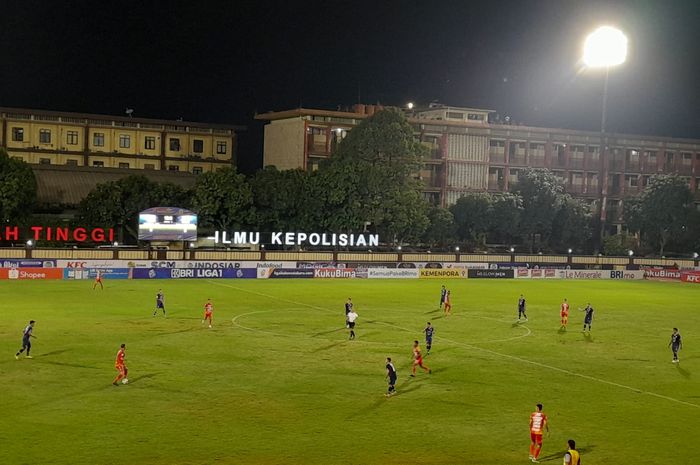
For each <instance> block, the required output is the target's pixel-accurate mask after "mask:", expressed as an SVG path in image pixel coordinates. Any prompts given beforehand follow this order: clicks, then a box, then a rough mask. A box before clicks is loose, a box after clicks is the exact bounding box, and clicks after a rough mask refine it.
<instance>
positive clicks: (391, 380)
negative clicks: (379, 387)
mask: <svg viewBox="0 0 700 465" xmlns="http://www.w3.org/2000/svg"><path fill="white" fill-rule="evenodd" d="M394 384H396V376H394V377H393V378H389V386H393V385H394Z"/></svg>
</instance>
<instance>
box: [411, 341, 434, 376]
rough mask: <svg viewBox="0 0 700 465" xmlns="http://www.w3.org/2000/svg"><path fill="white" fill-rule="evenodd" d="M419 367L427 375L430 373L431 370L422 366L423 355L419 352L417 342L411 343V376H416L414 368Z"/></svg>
mask: <svg viewBox="0 0 700 465" xmlns="http://www.w3.org/2000/svg"><path fill="white" fill-rule="evenodd" d="M417 366H419V367H421V368H422V369H423V370H425V371H426V372H427V373H432V370H431V369H430V368H428V367H427V366H425V365H423V355H422V354H421V352H420V344H419V343H418V341H413V369H412V372H411V376H413V377H415V376H416V367H417Z"/></svg>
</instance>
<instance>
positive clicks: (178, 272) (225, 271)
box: [131, 268, 257, 279]
mask: <svg viewBox="0 0 700 465" xmlns="http://www.w3.org/2000/svg"><path fill="white" fill-rule="evenodd" d="M131 277H132V278H133V279H198V278H200V279H201V278H204V279H217V278H226V279H240V278H256V277H257V270H256V269H255V268H134V269H133V270H132V275H131Z"/></svg>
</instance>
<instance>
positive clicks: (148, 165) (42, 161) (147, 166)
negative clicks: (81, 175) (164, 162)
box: [14, 157, 204, 174]
mask: <svg viewBox="0 0 700 465" xmlns="http://www.w3.org/2000/svg"><path fill="white" fill-rule="evenodd" d="M14 158H15V159H17V160H22V157H14ZM39 164H40V165H50V164H51V159H50V158H40V159H39ZM66 165H68V166H78V160H72V159H69V160H66ZM92 166H95V167H100V168H102V167H104V166H105V163H104V161H102V160H93V162H92ZM119 168H122V169H128V168H131V164H130V163H129V162H119ZM143 169H145V170H154V169H156V165H155V164H153V163H146V164H144V165H143ZM168 170H169V171H180V167H179V166H177V165H170V166H168ZM203 171H204V170H203V168H202V167H201V166H193V167H192V174H202V172H203Z"/></svg>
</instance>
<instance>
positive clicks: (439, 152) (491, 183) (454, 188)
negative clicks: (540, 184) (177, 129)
mask: <svg viewBox="0 0 700 465" xmlns="http://www.w3.org/2000/svg"><path fill="white" fill-rule="evenodd" d="M379 108H381V107H379ZM377 109H378V107H375V106H372V105H355V106H354V107H353V108H352V110H351V111H327V110H317V109H305V108H299V109H294V110H287V111H281V112H270V113H265V114H260V115H257V116H256V118H257V119H259V120H263V121H269V124H267V125H266V126H265V139H264V151H263V163H264V165H274V166H276V167H278V168H279V169H290V168H306V169H307V170H314V169H316V168H317V167H318V163H319V161H320V160H322V159H324V158H327V157H329V156H331V154H332V152H333V149H334V148H335V146H336V144H338V142H339V141H340V140H342V139H343V137H345V135H346V134H347V132H348V131H349V130H351V129H352V128H353V127H354V126H356V125H357V124H359V122H360V121H362V120H363V119H364V118H367V117H368V116H370V115H372V114H374V112H375V111H377ZM490 113H491V111H490V110H482V109H474V108H458V107H449V106H444V105H431V106H429V107H428V108H424V109H412V110H410V111H407V112H406V115H407V117H408V121H409V122H410V123H411V124H412V125H413V127H414V128H415V134H416V137H417V138H418V139H419V140H420V141H421V143H423V144H424V145H425V146H426V147H427V148H428V156H427V159H426V160H425V164H424V167H423V169H422V170H421V172H420V173H419V176H420V178H421V179H422V180H423V182H424V195H425V196H426V198H428V199H429V200H430V201H432V202H433V203H435V204H438V205H443V206H445V205H451V204H453V203H454V202H456V201H457V199H458V198H459V197H460V196H462V195H464V194H465V193H466V192H474V191H491V192H499V191H507V190H508V189H509V187H510V186H511V185H512V184H513V183H514V182H515V181H517V179H518V172H519V171H520V170H522V169H523V168H526V167H542V168H549V169H551V170H552V171H553V172H554V173H555V174H556V175H557V176H559V177H560V178H561V179H562V180H563V183H564V185H565V188H566V191H567V192H569V193H571V194H572V195H574V196H576V197H579V198H583V199H585V200H586V201H588V202H589V203H591V204H592V207H593V209H594V211H597V212H598V214H599V215H600V217H601V219H602V220H605V221H606V222H607V223H608V224H609V225H610V229H611V230H619V228H620V227H621V224H622V203H623V202H624V199H625V198H627V197H629V196H633V195H636V194H638V193H639V192H640V191H641V190H642V189H643V188H644V186H645V185H646V183H647V182H648V180H649V177H650V176H651V175H653V174H658V173H676V174H679V175H680V176H682V177H683V178H684V179H685V180H686V182H687V183H688V186H689V187H690V188H691V190H692V191H693V192H694V193H695V196H696V197H695V198H696V199H697V201H698V202H700V140H694V139H678V138H669V137H656V136H638V135H627V134H612V133H605V134H603V133H600V132H588V131H577V130H570V129H553V128H536V127H527V126H518V125H509V124H494V123H492V122H489V114H490ZM601 147H602V148H603V149H601Z"/></svg>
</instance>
